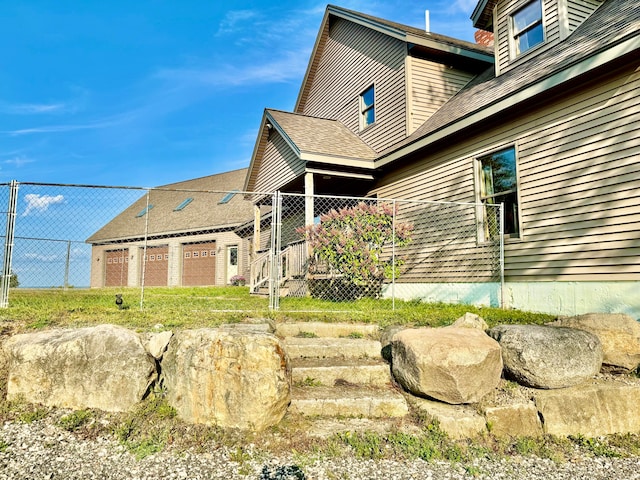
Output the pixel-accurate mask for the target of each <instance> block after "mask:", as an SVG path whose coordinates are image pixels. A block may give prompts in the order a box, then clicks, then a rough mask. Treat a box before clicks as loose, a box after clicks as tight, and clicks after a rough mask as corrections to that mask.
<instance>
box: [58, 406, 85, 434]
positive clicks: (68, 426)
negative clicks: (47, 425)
mask: <svg viewBox="0 0 640 480" xmlns="http://www.w3.org/2000/svg"><path fill="white" fill-rule="evenodd" d="M91 418H92V415H91V412H90V411H89V410H78V411H77V412H73V413H70V414H69V415H65V416H63V417H61V418H60V420H58V426H59V427H60V428H62V429H63V430H66V431H68V432H74V431H76V430H78V429H79V428H80V427H81V426H83V425H84V424H85V423H87V422H88V421H89V420H91Z"/></svg>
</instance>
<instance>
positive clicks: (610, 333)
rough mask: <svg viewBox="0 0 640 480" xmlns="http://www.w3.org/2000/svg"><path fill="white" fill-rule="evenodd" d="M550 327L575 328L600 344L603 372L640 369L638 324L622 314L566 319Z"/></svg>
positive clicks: (639, 326) (588, 315)
mask: <svg viewBox="0 0 640 480" xmlns="http://www.w3.org/2000/svg"><path fill="white" fill-rule="evenodd" d="M549 325H553V326H562V327H571V328H578V329H580V330H586V331H587V332H591V333H593V334H594V335H596V336H597V337H598V338H599V339H600V342H602V351H603V354H604V357H603V359H602V364H603V365H602V366H603V369H604V370H607V371H613V372H620V373H626V372H632V371H634V370H636V369H637V368H638V366H639V365H640V322H638V321H636V320H635V319H633V318H632V317H630V316H629V315H625V314H624V313H588V314H586V315H578V316H575V317H566V318H562V319H560V320H557V321H555V322H552V323H550V324H549Z"/></svg>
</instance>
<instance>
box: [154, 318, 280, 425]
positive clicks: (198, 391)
mask: <svg viewBox="0 0 640 480" xmlns="http://www.w3.org/2000/svg"><path fill="white" fill-rule="evenodd" d="M162 372H163V382H164V385H165V387H166V388H167V400H168V402H169V404H170V405H172V406H173V407H174V408H175V409H176V410H177V411H178V415H179V416H180V417H181V418H182V419H183V420H185V421H188V422H191V423H202V424H207V425H215V426H218V427H221V428H225V429H242V430H254V431H261V430H264V429H265V428H267V427H269V426H273V425H276V424H277V423H278V422H280V420H281V419H282V417H283V416H284V414H285V412H286V410H287V406H288V405H289V402H290V398H291V369H290V366H289V359H288V357H287V355H286V353H285V351H284V350H283V348H282V346H281V344H280V341H279V340H278V338H277V337H276V336H275V335H273V334H271V333H265V332H261V331H259V330H256V329H244V328H240V329H232V328H219V329H200V330H188V331H181V332H178V333H176V334H174V336H173V337H172V338H171V341H170V342H169V348H168V349H167V351H166V353H165V354H164V358H163V360H162Z"/></svg>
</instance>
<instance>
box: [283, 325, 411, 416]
mask: <svg viewBox="0 0 640 480" xmlns="http://www.w3.org/2000/svg"><path fill="white" fill-rule="evenodd" d="M276 334H277V335H279V336H280V337H283V339H284V340H283V343H284V346H285V349H286V351H287V353H288V355H289V359H290V361H291V366H292V378H293V384H294V387H293V389H292V392H291V405H290V407H289V413H288V415H290V416H299V417H303V418H307V419H310V421H311V419H312V421H313V422H317V423H324V424H326V425H334V426H335V428H340V426H341V425H342V426H343V427H344V428H347V427H346V426H347V425H351V424H353V423H354V422H355V423H356V424H360V425H365V426H367V425H368V426H371V422H372V421H373V420H375V422H374V423H375V424H377V425H378V426H379V427H380V426H382V425H383V424H384V425H387V424H388V423H390V422H393V421H394V420H393V419H396V420H399V421H400V420H401V419H402V418H404V417H405V416H406V415H407V414H408V406H407V402H406V400H405V398H404V396H403V395H402V393H400V392H399V391H398V389H397V388H396V387H394V386H393V384H392V380H391V375H390V370H389V365H388V364H387V363H386V362H384V360H383V359H382V357H381V354H380V351H381V348H382V346H381V344H380V341H379V340H378V337H379V331H378V327H377V326H373V325H360V324H346V323H339V324H338V323H283V324H279V325H277V326H276ZM380 422H382V423H380Z"/></svg>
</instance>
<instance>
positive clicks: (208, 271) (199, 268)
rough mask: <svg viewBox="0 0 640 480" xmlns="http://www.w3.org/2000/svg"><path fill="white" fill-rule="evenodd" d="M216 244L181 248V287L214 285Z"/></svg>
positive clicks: (189, 244) (210, 243) (198, 244)
mask: <svg viewBox="0 0 640 480" xmlns="http://www.w3.org/2000/svg"><path fill="white" fill-rule="evenodd" d="M215 283H216V242H206V243H186V244H184V245H183V246H182V285H184V286H196V285H215Z"/></svg>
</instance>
